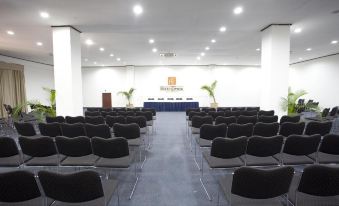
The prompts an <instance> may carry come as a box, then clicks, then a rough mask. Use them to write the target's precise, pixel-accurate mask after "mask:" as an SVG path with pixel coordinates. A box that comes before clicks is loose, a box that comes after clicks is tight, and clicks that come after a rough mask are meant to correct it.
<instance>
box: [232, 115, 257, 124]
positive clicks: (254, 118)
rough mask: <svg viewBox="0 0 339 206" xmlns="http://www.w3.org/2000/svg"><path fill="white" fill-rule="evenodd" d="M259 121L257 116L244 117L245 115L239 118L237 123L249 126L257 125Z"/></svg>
mask: <svg viewBox="0 0 339 206" xmlns="http://www.w3.org/2000/svg"><path fill="white" fill-rule="evenodd" d="M257 121H258V119H257V116H243V115H240V116H239V117H238V120H237V123H238V124H248V123H252V124H256V123H257Z"/></svg>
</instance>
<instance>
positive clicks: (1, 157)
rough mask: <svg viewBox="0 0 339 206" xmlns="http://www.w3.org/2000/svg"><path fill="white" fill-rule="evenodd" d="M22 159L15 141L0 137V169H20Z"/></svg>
mask: <svg viewBox="0 0 339 206" xmlns="http://www.w3.org/2000/svg"><path fill="white" fill-rule="evenodd" d="M21 164H22V158H21V155H20V153H19V149H18V146H17V144H16V143H15V140H14V139H13V138H11V137H0V167H20V165H21Z"/></svg>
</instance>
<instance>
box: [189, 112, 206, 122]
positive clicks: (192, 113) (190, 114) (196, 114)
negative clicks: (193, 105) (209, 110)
mask: <svg viewBox="0 0 339 206" xmlns="http://www.w3.org/2000/svg"><path fill="white" fill-rule="evenodd" d="M206 115H207V114H206V112H190V113H189V114H188V119H189V120H192V117H194V116H201V117H203V116H206Z"/></svg>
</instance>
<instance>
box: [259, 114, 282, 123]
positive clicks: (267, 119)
mask: <svg viewBox="0 0 339 206" xmlns="http://www.w3.org/2000/svg"><path fill="white" fill-rule="evenodd" d="M258 122H262V123H274V122H278V116H277V115H274V116H265V115H261V116H259V117H258Z"/></svg>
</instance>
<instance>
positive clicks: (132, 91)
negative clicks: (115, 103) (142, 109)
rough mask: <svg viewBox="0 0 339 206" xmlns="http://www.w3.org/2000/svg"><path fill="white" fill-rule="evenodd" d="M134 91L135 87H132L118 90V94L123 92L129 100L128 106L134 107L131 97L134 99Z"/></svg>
mask: <svg viewBox="0 0 339 206" xmlns="http://www.w3.org/2000/svg"><path fill="white" fill-rule="evenodd" d="M134 91H135V89H134V88H130V89H129V90H128V91H120V92H118V94H121V95H123V96H125V97H126V99H127V101H128V104H127V105H126V107H128V108H132V107H133V104H132V103H131V99H132V96H133V93H134Z"/></svg>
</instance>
